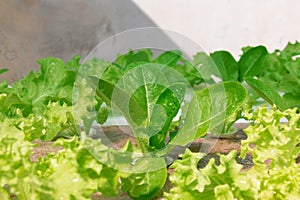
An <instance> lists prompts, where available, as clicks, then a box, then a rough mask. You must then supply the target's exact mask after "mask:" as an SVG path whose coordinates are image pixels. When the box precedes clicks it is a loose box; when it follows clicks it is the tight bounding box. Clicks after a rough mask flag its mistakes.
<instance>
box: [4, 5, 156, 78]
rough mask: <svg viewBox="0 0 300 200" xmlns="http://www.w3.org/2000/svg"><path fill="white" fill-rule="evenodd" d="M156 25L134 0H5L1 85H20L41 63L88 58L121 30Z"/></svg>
mask: <svg viewBox="0 0 300 200" xmlns="http://www.w3.org/2000/svg"><path fill="white" fill-rule="evenodd" d="M145 26H155V24H154V23H153V22H152V21H151V20H150V19H149V18H148V17H147V16H145V15H144V14H143V12H142V11H141V10H140V9H139V8H138V7H137V6H136V5H135V4H134V3H133V2H132V1H130V0H89V1H86V0H1V1H0V69H1V68H4V67H6V68H9V72H7V73H5V74H3V75H0V81H2V80H3V79H7V80H8V81H9V82H12V81H15V80H17V79H19V78H21V77H23V76H24V75H26V74H27V73H28V72H29V70H30V69H34V70H36V69H38V67H39V66H38V65H37V64H36V60H38V59H40V58H43V57H48V56H55V57H60V58H62V59H64V60H68V59H70V58H71V57H72V56H73V55H75V54H81V55H82V56H83V57H84V56H85V55H86V54H87V53H88V52H89V51H90V50H91V49H92V48H94V47H95V45H96V44H98V43H99V42H100V41H103V40H105V39H106V38H108V37H109V36H111V35H113V34H115V33H119V32H121V31H124V30H127V29H131V28H136V27H145Z"/></svg>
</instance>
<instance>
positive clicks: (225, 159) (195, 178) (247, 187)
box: [164, 150, 257, 200]
mask: <svg viewBox="0 0 300 200" xmlns="http://www.w3.org/2000/svg"><path fill="white" fill-rule="evenodd" d="M203 156H204V154H201V153H191V152H190V151H189V150H186V152H185V153H184V154H183V155H182V156H181V157H182V159H181V160H177V161H175V163H174V164H173V165H172V166H171V168H174V169H175V170H174V172H173V173H172V174H171V175H170V177H169V178H170V181H171V182H172V185H173V186H174V187H173V188H171V190H170V192H169V193H164V197H165V198H166V199H172V200H173V199H255V197H256V195H257V192H256V191H255V188H253V187H252V185H251V184H248V183H247V178H248V177H247V175H246V174H245V173H241V172H240V170H241V168H242V165H240V164H237V163H236V162H234V161H235V156H236V151H232V152H230V153H229V154H228V155H226V156H225V155H220V163H221V164H220V165H219V166H218V165H216V164H215V162H214V160H210V161H209V163H208V164H207V166H206V167H205V168H203V169H198V167H197V163H198V162H199V160H200V158H201V157H203Z"/></svg>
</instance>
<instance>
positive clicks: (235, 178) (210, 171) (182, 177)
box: [164, 107, 300, 200]
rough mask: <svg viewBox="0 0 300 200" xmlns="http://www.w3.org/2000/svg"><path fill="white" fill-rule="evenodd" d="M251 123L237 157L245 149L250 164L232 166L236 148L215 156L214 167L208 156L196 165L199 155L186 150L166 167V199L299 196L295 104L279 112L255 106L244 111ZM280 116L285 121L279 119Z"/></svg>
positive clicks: (299, 134)
mask: <svg viewBox="0 0 300 200" xmlns="http://www.w3.org/2000/svg"><path fill="white" fill-rule="evenodd" d="M245 116H246V117H247V118H248V119H249V120H251V121H252V124H251V125H250V127H249V128H247V129H246V130H245V132H246V134H247V136H248V138H247V139H246V140H244V141H242V147H241V156H242V157H244V156H246V154H249V153H251V155H252V157H253V162H254V166H253V167H252V168H251V169H249V170H247V171H245V170H242V171H241V169H242V165H240V164H237V163H236V160H235V157H236V151H232V152H230V153H229V154H228V155H220V165H217V164H216V163H215V161H214V160H210V161H209V163H208V164H207V166H206V167H204V168H203V169H198V167H197V164H198V162H199V160H200V158H202V157H203V156H204V154H201V153H191V152H190V151H189V150H186V152H185V153H184V154H183V155H182V156H181V157H182V159H181V160H177V161H175V163H174V164H173V165H172V166H171V168H174V169H175V170H174V172H173V173H172V174H171V175H170V181H171V183H172V184H173V186H174V187H173V188H171V189H170V192H168V193H165V195H164V196H165V198H166V199H199V198H206V199H270V200H271V199H297V198H298V197H299V195H300V192H299V191H300V186H299V181H300V178H299V177H300V176H299V175H300V165H299V164H297V163H296V158H297V156H298V155H299V153H300V147H299V143H300V114H299V113H297V110H296V108H294V109H288V110H285V111H280V110H278V109H277V108H276V107H273V108H271V109H267V108H266V107H259V108H258V110H257V111H251V112H246V114H245ZM282 118H286V119H287V120H288V122H287V123H281V122H280V121H281V120H280V119H282Z"/></svg>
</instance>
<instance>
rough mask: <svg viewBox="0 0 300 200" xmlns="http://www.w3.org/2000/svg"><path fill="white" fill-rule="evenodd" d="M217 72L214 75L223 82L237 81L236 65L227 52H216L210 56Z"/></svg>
mask: <svg viewBox="0 0 300 200" xmlns="http://www.w3.org/2000/svg"><path fill="white" fill-rule="evenodd" d="M210 56H211V58H212V59H213V61H214V62H215V64H216V66H217V68H218V70H219V72H218V73H217V74H215V75H216V76H218V77H220V78H221V79H222V80H223V81H238V77H239V71H238V63H237V62H236V61H235V59H234V58H233V56H232V55H231V54H230V53H229V52H227V51H216V52H214V53H212V54H210Z"/></svg>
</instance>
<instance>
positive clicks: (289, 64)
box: [208, 42, 300, 110]
mask: <svg viewBox="0 0 300 200" xmlns="http://www.w3.org/2000/svg"><path fill="white" fill-rule="evenodd" d="M299 54H300V43H299V42H295V43H288V44H287V46H286V47H285V48H284V49H283V50H275V51H274V52H273V53H269V52H268V51H267V49H266V48H265V47H264V46H256V47H245V48H243V54H242V55H241V57H240V59H239V60H238V61H236V60H235V59H234V58H233V56H232V55H231V54H230V53H229V52H227V51H217V52H213V53H211V54H210V57H211V58H212V60H213V61H214V63H215V64H216V66H217V68H218V70H219V72H220V73H216V72H214V71H211V73H213V74H214V75H216V76H217V77H219V78H221V79H222V80H223V81H227V80H233V81H239V82H246V83H247V84H248V86H249V87H250V88H249V91H251V92H250V96H251V97H252V98H251V101H250V105H251V106H252V105H253V104H254V103H255V101H256V100H257V98H259V97H261V98H263V99H264V100H265V101H266V102H268V103H270V104H271V105H273V104H276V106H277V107H278V108H279V109H281V110H285V109H288V108H293V107H298V108H299V99H300V94H299V91H300V82H299V80H300V67H299V66H300V63H299V62H300V59H299V58H298V55H299ZM208 68H209V66H208Z"/></svg>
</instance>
